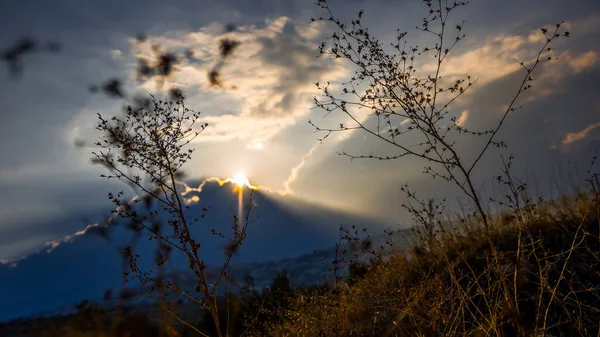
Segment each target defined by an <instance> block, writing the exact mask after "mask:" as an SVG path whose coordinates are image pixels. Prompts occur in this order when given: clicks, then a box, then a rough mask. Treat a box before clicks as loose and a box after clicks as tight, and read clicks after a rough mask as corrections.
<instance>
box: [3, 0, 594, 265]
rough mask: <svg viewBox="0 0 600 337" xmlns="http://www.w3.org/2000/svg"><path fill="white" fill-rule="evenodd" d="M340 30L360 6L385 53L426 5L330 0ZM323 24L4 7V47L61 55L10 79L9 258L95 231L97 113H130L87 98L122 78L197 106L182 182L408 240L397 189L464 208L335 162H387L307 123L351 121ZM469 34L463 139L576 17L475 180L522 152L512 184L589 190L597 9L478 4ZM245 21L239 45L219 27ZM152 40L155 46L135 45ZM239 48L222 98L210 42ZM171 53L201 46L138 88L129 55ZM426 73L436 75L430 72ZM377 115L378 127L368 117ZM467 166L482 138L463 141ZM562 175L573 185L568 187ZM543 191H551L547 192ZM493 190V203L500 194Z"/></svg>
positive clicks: (537, 1)
mask: <svg viewBox="0 0 600 337" xmlns="http://www.w3.org/2000/svg"><path fill="white" fill-rule="evenodd" d="M331 8H332V9H333V11H334V14H335V15H336V16H337V17H339V18H341V19H342V20H345V21H349V20H351V19H353V18H355V16H356V14H357V13H358V11H359V10H361V9H364V10H365V14H364V16H363V18H364V19H363V23H364V25H365V26H368V27H369V28H370V31H371V33H372V34H374V35H376V36H378V37H379V38H380V39H381V40H382V41H386V43H387V42H388V41H389V42H391V41H393V38H394V34H395V32H396V29H400V30H401V31H404V30H406V31H408V32H409V35H408V40H409V41H410V43H412V44H419V43H420V42H422V41H420V39H422V38H423V36H422V35H420V34H418V33H417V32H415V30H414V27H415V26H416V25H418V24H419V23H420V22H421V20H422V17H423V15H424V14H426V10H427V9H426V7H425V6H423V4H422V3H421V1H408V0H403V1H389V0H371V1H368V2H367V1H358V0H352V1H349V0H345V1H336V0H334V1H331ZM322 15H325V13H323V12H322V10H321V9H319V8H318V7H317V6H315V4H314V3H313V1H311V0H289V1H281V0H280V1H277V0H257V1H246V0H223V1H206V0H193V1H191V0H190V1H186V0H182V1H169V2H164V1H156V0H145V1H141V0H132V1H127V2H124V1H116V0H107V1H74V0H56V1H53V2H47V1H39V0H38V1H33V0H29V1H28V0H19V1H17V0H4V1H2V3H1V4H0V50H5V49H7V48H9V47H10V46H11V45H12V44H13V43H14V42H15V41H16V40H18V39H20V38H22V37H31V38H34V39H36V40H38V41H42V42H47V41H57V42H58V43H60V45H61V49H60V51H59V52H57V53H40V54H36V55H29V56H27V57H26V58H25V59H24V60H23V66H24V69H23V73H22V74H21V76H19V77H14V76H12V75H11V73H10V71H9V67H8V65H7V64H5V63H6V62H2V64H0V66H3V68H0V102H2V105H0V114H1V117H2V123H0V140H1V141H0V158H1V160H0V200H2V203H1V204H0V260H4V261H6V260H10V259H14V258H18V257H21V256H24V255H27V254H30V253H31V252H33V251H36V250H37V249H39V248H40V247H41V246H43V244H44V243H45V242H48V241H52V240H56V239H58V238H61V237H64V236H66V235H71V234H73V233H76V232H78V231H80V230H82V229H83V228H85V227H86V225H87V222H88V220H87V217H89V216H90V215H94V214H101V213H102V212H104V211H107V210H108V209H109V208H110V204H109V202H108V200H107V199H106V194H107V193H108V192H110V191H118V190H120V189H123V187H122V186H121V185H119V184H118V183H117V182H112V181H109V182H107V181H106V180H103V179H100V178H99V175H100V174H101V173H102V170H101V169H100V168H99V167H97V166H94V165H91V164H90V158H91V156H92V155H91V152H92V151H93V148H91V147H90V146H84V147H77V146H74V144H75V142H77V141H85V143H86V144H92V143H93V141H94V140H95V139H96V138H97V137H98V136H99V134H98V133H97V131H96V130H95V129H94V123H95V120H96V113H98V112H100V113H102V114H103V115H104V116H113V115H118V114H119V113H120V112H121V109H122V107H123V105H126V104H127V103H128V102H127V101H125V100H122V99H121V100H119V99H111V98H107V97H105V96H102V95H98V94H95V95H94V94H92V93H90V91H89V90H88V89H89V86H90V85H93V84H98V83H102V82H103V81H106V80H108V79H110V78H114V77H120V78H122V79H124V81H125V90H126V91H128V92H129V93H134V92H138V93H142V94H147V93H154V94H156V95H157V96H161V95H162V96H164V95H166V93H167V92H168V90H169V89H170V88H172V87H178V88H181V89H182V90H183V91H184V93H185V95H186V97H187V101H186V104H187V106H188V107H191V108H192V109H194V110H196V111H199V112H201V113H202V120H203V121H205V122H208V123H209V127H208V128H207V129H206V130H205V131H204V132H203V133H202V134H201V135H200V136H199V137H198V138H197V140H196V141H195V142H194V143H193V144H192V146H193V148H195V150H196V152H195V153H194V157H193V159H192V160H191V161H190V162H189V163H188V165H187V166H186V167H185V172H186V173H187V176H188V177H189V178H195V179H201V178H206V177H220V178H227V177H233V176H234V175H236V174H237V173H239V172H242V173H243V174H245V175H246V176H247V177H248V178H249V180H250V181H251V183H252V184H254V185H259V186H263V187H265V188H268V189H270V190H274V191H279V192H280V193H282V194H285V193H287V194H292V195H295V196H296V197H299V198H302V199H305V200H309V201H311V202H315V203H319V204H322V205H327V206H329V207H335V208H338V209H341V210H348V211H353V212H358V213H363V214H369V215H372V216H376V217H379V218H382V219H385V220H386V221H388V222H389V223H390V225H400V226H406V225H407V223H409V218H408V216H407V215H406V213H405V212H403V211H402V208H401V207H400V206H399V205H400V204H401V203H402V200H404V199H403V194H402V192H401V191H400V186H401V185H402V184H404V183H409V184H410V185H411V187H412V188H413V189H416V190H418V191H420V192H421V193H422V195H424V196H433V197H441V196H445V195H448V196H450V197H456V196H458V194H457V192H456V190H455V189H453V188H452V186H450V185H446V184H442V183H440V182H439V181H431V180H430V178H427V177H424V176H423V175H422V168H423V163H422V162H420V161H418V160H414V159H407V158H402V159H398V160H394V161H377V160H375V161H369V160H353V161H350V160H349V159H348V158H347V157H344V156H339V155H337V152H338V151H344V150H347V151H352V152H354V153H363V154H375V155H384V154H386V153H389V151H390V149H389V148H386V147H385V145H384V144H382V143H381V142H380V141H377V140H376V139H373V138H372V137H369V136H368V135H367V134H365V133H361V132H359V131H356V132H349V133H340V134H335V135H333V136H332V137H329V138H327V139H326V140H324V141H323V142H320V141H319V140H318V139H319V138H320V137H322V136H323V135H322V134H319V133H315V129H314V128H313V127H311V126H310V125H309V124H308V121H309V120H311V121H313V122H317V123H320V125H323V126H330V125H334V126H335V125H338V124H339V123H345V122H346V119H345V117H344V116H341V115H335V114H330V115H328V116H326V114H325V112H324V111H323V110H320V109H317V108H315V107H314V104H313V103H312V98H313V97H314V96H315V95H318V94H319V91H318V90H317V89H316V87H315V85H314V83H315V82H321V83H325V82H327V81H330V82H332V83H334V85H335V84H336V83H339V82H340V81H344V80H347V79H349V78H350V77H351V76H352V72H353V70H354V69H353V68H352V67H351V66H350V65H349V64H347V63H344V62H339V60H330V59H327V58H317V55H318V52H317V47H318V46H319V44H320V42H321V41H322V40H323V39H324V38H325V37H326V36H328V35H330V34H331V32H332V28H333V27H331V26H329V25H327V24H321V23H310V18H311V17H319V16H322ZM454 15H455V16H456V19H457V20H463V19H464V20H465V21H466V24H465V31H466V34H467V37H466V39H465V40H464V41H463V42H462V44H461V45H460V46H459V47H458V48H457V49H456V51H455V52H454V54H451V56H450V57H449V59H448V62H447V64H446V66H445V67H446V68H444V69H445V71H446V72H447V73H445V74H447V75H448V76H449V77H452V76H457V75H463V74H466V73H468V74H470V75H471V76H473V77H474V78H477V79H478V81H477V83H476V86H475V87H474V88H473V89H471V90H470V92H469V93H468V94H467V95H465V96H464V97H463V98H461V99H460V100H459V101H457V102H456V104H455V105H454V107H453V112H454V113H455V114H456V116H457V117H459V118H460V119H461V121H462V122H463V123H465V125H466V126H468V127H470V128H473V129H478V128H485V127H486V126H489V125H491V123H492V124H493V122H494V121H495V120H497V118H499V116H501V112H502V109H503V107H505V106H506V104H507V103H508V102H510V99H511V98H512V96H514V92H515V90H516V85H518V83H519V81H520V79H522V76H523V74H522V73H521V72H520V71H521V69H520V67H519V65H518V64H517V63H516V62H514V60H513V59H520V60H530V59H531V57H532V56H533V55H534V53H535V52H536V51H537V49H538V48H539V46H540V43H542V42H543V41H540V39H539V36H540V35H539V34H540V32H539V28H540V27H541V26H544V25H546V26H547V25H553V24H555V23H557V22H560V21H562V20H565V21H566V23H565V27H566V28H568V30H569V31H570V32H571V35H572V37H571V38H569V39H561V40H560V41H559V42H558V43H557V44H556V45H555V46H554V47H555V48H556V50H555V51H554V53H555V54H554V55H555V56H558V57H559V60H558V61H554V62H551V63H547V64H545V65H544V67H543V68H542V69H541V70H542V71H541V72H540V74H539V75H538V78H536V82H535V87H534V89H533V90H532V92H531V93H528V94H527V95H525V96H523V100H522V103H524V104H525V105H524V107H523V109H520V110H518V111H517V112H515V113H514V114H512V115H511V116H509V118H508V119H507V122H506V124H505V125H504V127H503V129H502V132H501V133H500V134H499V136H500V138H501V139H503V140H505V141H506V143H507V144H508V149H506V150H503V152H498V151H493V152H492V153H490V154H489V155H488V156H486V157H485V160H484V161H483V163H482V166H481V167H480V171H479V172H477V177H478V184H479V185H480V186H482V188H483V189H486V190H487V191H494V187H493V186H492V185H493V183H492V181H491V179H490V178H491V177H492V176H494V175H498V173H499V169H500V166H499V163H500V162H499V155H500V154H504V155H507V154H509V153H512V154H514V155H515V161H516V163H517V166H516V171H517V173H518V174H520V175H521V176H522V177H523V179H530V180H531V182H532V183H533V185H534V186H535V188H537V189H538V190H539V191H541V192H548V191H550V190H552V188H558V186H563V185H562V184H564V181H565V180H569V179H573V180H577V179H579V178H580V176H579V173H577V172H578V171H584V170H585V169H586V168H587V166H588V165H589V163H590V161H591V158H592V156H593V154H594V150H595V149H598V148H599V146H598V144H600V142H599V140H600V98H598V95H597V90H598V89H597V83H598V81H599V80H600V54H599V53H600V46H599V45H598V44H597V41H599V38H600V3H598V2H597V1H595V0H574V1H569V2H566V1H559V0H545V1H541V0H532V1H527V2H525V3H523V2H522V1H517V0H506V1H494V0H473V1H471V3H470V4H469V5H468V6H467V7H466V8H464V9H460V10H459V11H457V12H456V13H454ZM228 25H234V26H235V30H234V31H233V32H227V30H226V27H227V26H228ZM140 33H143V34H145V35H146V36H147V38H148V41H151V43H145V44H140V43H137V42H136V39H135V37H136V35H138V34H140ZM225 37H228V38H234V39H235V40H237V41H239V42H241V44H240V46H239V47H238V48H237V49H236V50H235V51H234V52H233V54H232V55H231V56H230V57H229V58H228V59H227V60H226V61H225V62H224V64H223V68H222V78H223V81H224V85H223V86H222V87H218V88H215V87H211V86H210V85H209V83H208V81H207V72H208V71H210V69H212V67H214V66H215V64H217V63H218V62H219V60H220V59H219V50H218V43H217V41H218V40H219V39H222V38H225ZM152 43H155V44H158V45H160V46H161V48H163V49H164V50H166V51H183V50H187V49H191V50H192V51H193V53H194V58H193V59H191V60H186V61H183V62H180V63H178V64H177V65H176V68H175V71H174V73H173V74H172V76H170V77H169V78H168V79H167V80H166V81H165V82H164V83H162V85H158V84H157V82H156V81H154V80H152V79H149V80H146V81H137V80H136V78H135V68H136V58H137V57H150V55H151V52H152V51H151V44H152ZM422 69H423V71H429V70H430V69H432V68H431V63H430V62H429V63H428V62H424V63H423V64H422ZM365 118H367V117H365ZM458 146H460V149H461V151H463V152H464V153H467V154H469V153H474V152H475V151H476V149H478V148H480V146H481V144H480V143H478V142H477V141H476V140H469V141H465V142H461V143H459V145H458ZM566 176H569V179H566ZM549 186H550V187H549ZM490 193H491V192H490Z"/></svg>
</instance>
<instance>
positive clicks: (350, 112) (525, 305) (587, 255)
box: [271, 0, 600, 336]
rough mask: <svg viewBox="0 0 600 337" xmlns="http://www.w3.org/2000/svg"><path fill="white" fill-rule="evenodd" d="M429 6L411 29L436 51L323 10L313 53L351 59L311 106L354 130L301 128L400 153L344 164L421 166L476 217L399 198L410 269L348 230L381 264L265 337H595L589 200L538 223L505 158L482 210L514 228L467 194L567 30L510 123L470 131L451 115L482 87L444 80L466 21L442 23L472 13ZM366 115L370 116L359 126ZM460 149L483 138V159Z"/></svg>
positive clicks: (302, 303) (528, 76)
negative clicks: (350, 136) (405, 217)
mask: <svg viewBox="0 0 600 337" xmlns="http://www.w3.org/2000/svg"><path fill="white" fill-rule="evenodd" d="M423 3H424V4H425V6H426V8H427V9H426V10H427V15H426V16H425V17H424V19H423V23H422V24H421V26H419V27H417V29H418V30H420V31H421V32H423V33H425V34H426V35H427V34H430V35H431V36H432V37H433V39H434V42H433V43H432V44H430V45H426V46H425V47H422V46H421V47H417V46H414V47H413V46H410V45H409V44H408V43H407V42H406V37H407V33H400V32H399V33H398V35H397V38H396V40H395V41H394V42H393V43H391V44H390V46H389V47H388V46H385V45H384V44H383V43H382V42H380V41H379V40H378V39H377V38H376V37H374V36H373V35H372V34H371V32H370V31H369V30H368V28H366V27H364V26H363V25H362V23H361V19H362V16H363V11H360V12H359V14H358V18H357V19H355V20H352V21H351V23H350V24H346V23H344V22H342V21H341V20H339V19H337V18H335V16H334V14H333V13H332V11H331V10H330V7H329V5H328V2H327V1H326V0H318V1H317V5H318V6H320V7H321V8H322V9H324V11H325V12H326V16H325V17H324V18H319V19H314V21H324V22H328V23H332V24H333V25H334V28H335V32H334V33H333V34H332V35H331V37H330V38H328V39H327V40H326V41H325V42H323V44H322V45H321V46H320V48H319V51H320V53H321V55H324V56H329V57H331V58H334V59H339V60H342V61H346V62H347V63H349V64H350V65H352V66H353V67H354V69H355V72H354V73H353V75H352V76H351V78H350V79H348V80H347V81H345V82H342V83H341V88H340V89H339V92H337V90H338V89H334V87H333V86H332V85H331V83H329V82H327V83H326V84H321V83H316V86H317V88H319V89H321V91H322V96H320V97H317V98H315V105H316V106H317V107H319V108H321V109H323V110H324V111H325V112H326V115H327V116H332V115H334V114H335V113H336V112H339V113H340V114H341V115H342V116H343V117H345V118H349V120H350V124H348V125H345V124H340V125H339V127H338V128H323V127H320V126H318V125H316V124H314V123H313V122H312V121H309V123H310V124H311V125H313V126H314V127H315V129H316V130H317V131H318V132H323V134H324V136H323V137H322V138H321V139H320V140H321V141H323V140H324V139H326V138H328V137H329V136H330V135H331V134H332V133H336V132H351V131H359V132H364V133H365V134H366V135H367V136H370V137H373V138H374V139H377V140H380V141H381V142H382V143H383V144H387V145H388V146H391V148H395V149H396V151H397V152H395V153H392V154H389V155H383V156H379V155H374V154H366V155H365V154H360V153H359V154H353V153H349V152H346V151H342V152H340V153H339V154H340V155H343V156H347V157H349V158H350V159H351V160H354V159H363V158H364V159H378V160H395V159H401V158H406V157H414V158H418V159H420V160H422V161H424V162H425V166H424V173H425V174H428V175H430V176H431V177H432V178H434V179H436V178H440V180H442V181H445V182H449V183H451V184H453V185H455V186H457V187H458V188H459V189H460V190H461V191H462V192H463V195H464V196H466V197H467V199H468V200H469V202H470V205H471V206H472V207H471V208H469V209H470V210H471V211H469V212H468V213H466V214H464V215H463V216H462V217H461V218H459V219H450V218H449V217H448V216H447V214H446V200H445V199H443V198H441V200H437V199H422V198H420V197H418V196H417V194H416V192H415V191H413V190H412V189H409V187H408V186H407V185H405V186H402V188H401V189H402V191H404V192H405V193H406V195H407V198H408V201H407V202H405V203H404V204H403V207H405V208H406V209H407V210H408V211H409V213H410V214H411V215H412V216H413V218H414V220H415V231H416V234H417V235H418V236H419V238H420V241H418V242H417V245H416V246H415V247H414V249H413V251H412V252H410V254H409V257H410V258H407V257H406V256H405V255H404V254H400V255H398V254H396V255H391V256H387V257H386V256H384V255H385V254H384V253H385V250H384V249H383V247H374V246H373V243H372V241H371V239H370V238H369V237H368V236H367V237H366V238H363V237H362V236H361V235H360V234H361V232H359V231H358V230H355V229H352V230H351V231H346V233H348V234H349V235H348V237H345V238H344V239H345V240H346V241H348V242H349V243H355V244H356V246H357V247H359V248H361V250H362V251H366V252H369V253H371V254H372V255H373V256H374V257H375V260H376V261H377V263H376V264H372V265H371V269H370V270H369V271H368V275H367V276H365V277H363V278H359V279H356V278H355V279H354V280H353V282H352V283H354V284H350V287H347V288H346V290H345V291H344V290H342V289H341V288H339V287H338V290H337V291H335V292H332V293H330V294H326V295H324V296H320V297H319V296H318V297H314V298H312V301H313V302H312V303H310V304H307V303H309V302H307V301H308V299H306V298H299V299H298V301H296V302H295V304H294V305H293V306H295V309H294V310H291V311H289V312H288V313H287V314H286V320H285V322H284V324H282V325H280V326H277V327H273V330H272V331H271V334H273V335H281V336H284V335H285V336H290V335H298V336H300V335H374V336H381V335H415V336H456V335H481V336H483V335H486V336H487V335H495V336H513V335H519V336H530V335H536V336H537V335H574V334H578V335H595V334H596V333H597V332H598V325H597V323H593V322H596V321H597V320H598V319H599V318H600V316H599V315H598V312H597V310H595V309H594V308H596V307H597V305H598V303H599V302H598V301H599V300H600V296H599V293H600V292H599V290H598V288H597V287H595V286H593V285H592V284H595V283H596V282H597V278H598V274H597V273H595V274H593V275H586V273H585V272H583V270H585V269H586V268H588V266H589V264H590V263H591V264H594V265H595V264H598V263H600V258H599V255H598V254H597V252H596V248H595V247H596V246H597V244H598V242H600V241H598V233H597V229H596V227H595V226H596V224H597V222H598V218H597V216H596V217H590V212H589V211H590V210H591V209H597V193H596V192H594V189H593V188H592V189H591V190H592V192H593V193H592V194H594V193H595V195H596V196H594V197H593V198H592V200H590V198H589V195H583V196H578V198H577V199H576V200H575V201H574V202H573V203H569V204H568V205H565V206H563V207H562V209H565V210H569V209H571V212H567V213H566V214H560V215H555V214H553V213H552V212H544V209H543V205H541V204H539V203H538V204H534V203H533V202H532V200H531V199H530V198H528V197H527V196H526V185H524V184H522V183H519V182H518V181H517V180H516V179H515V178H514V177H513V176H512V174H511V172H510V168H511V160H512V158H509V160H507V161H504V160H503V170H504V177H499V178H497V181H498V182H499V183H501V184H502V185H503V186H506V188H507V189H508V193H507V195H506V200H504V201H498V200H490V202H502V204H501V205H503V206H504V207H505V208H504V209H506V210H507V212H506V213H508V214H498V215H500V216H504V215H509V216H510V217H511V220H510V221H509V222H505V223H502V222H497V221H494V219H493V218H492V217H491V215H490V214H488V212H487V211H486V206H487V205H486V203H487V200H483V199H482V197H481V191H479V190H478V188H477V187H476V185H475V183H474V173H475V172H476V171H477V169H478V167H479V166H480V163H481V161H482V158H483V157H484V156H485V155H486V153H487V152H489V149H490V148H492V147H498V148H504V147H506V144H505V143H504V142H502V141H501V140H499V139H498V137H497V136H498V133H499V131H500V130H501V128H502V127H503V125H504V124H505V121H506V119H507V118H508V116H509V115H510V114H511V113H513V112H514V111H515V110H517V109H519V108H520V106H518V101H519V98H520V97H521V96H522V94H523V92H525V91H527V90H530V89H531V87H532V82H533V80H534V79H533V73H534V71H535V70H536V69H538V68H539V66H540V65H541V64H542V63H544V62H547V61H550V60H553V59H555V58H554V57H552V56H551V50H552V49H551V48H550V44H552V43H553V42H554V41H555V40H556V39H558V38H561V37H568V36H569V35H570V34H569V33H568V32H564V31H562V30H561V27H562V23H559V24H557V25H556V26H555V27H552V28H551V29H548V28H541V34H543V36H544V40H543V42H542V45H541V46H540V49H539V50H538V52H537V54H536V56H535V58H534V59H533V61H531V62H519V64H520V65H521V66H522V68H523V69H524V73H523V79H522V81H521V82H520V84H519V85H518V89H517V90H516V93H515V95H514V96H513V97H512V99H511V101H510V102H509V104H508V105H507V107H506V109H504V113H503V114H502V115H501V116H500V118H499V119H498V120H497V123H496V124H495V125H494V126H493V127H492V128H490V129H487V130H471V129H468V128H466V127H465V126H464V125H462V124H461V123H460V122H459V121H458V116H454V115H453V114H452V109H451V108H452V106H453V105H454V103H455V102H456V100H457V99H459V98H460V97H461V96H462V95H464V94H465V92H467V91H468V90H469V89H470V88H471V87H472V86H473V85H474V83H475V81H476V80H475V79H472V78H471V77H470V76H468V75H467V76H465V77H463V78H460V79H458V80H453V81H451V82H448V81H447V80H445V79H443V78H442V76H441V74H442V73H443V65H444V64H445V63H446V60H447V59H448V57H451V55H452V52H453V50H454V48H455V47H456V45H457V44H458V43H460V42H461V41H462V40H463V39H464V38H465V34H464V29H463V23H460V24H458V25H456V26H451V25H449V22H450V21H449V19H448V18H449V17H450V13H451V12H453V11H455V10H456V9H457V8H459V7H462V6H465V5H466V2H450V1H445V0H437V1H435V0H424V1H423ZM450 30H453V31H454V33H452V32H451V31H450ZM450 34H452V35H450ZM390 50H391V51H390ZM425 58H427V60H432V59H433V60H434V67H433V71H431V72H426V71H424V69H423V68H421V66H422V65H423V63H419V61H422V60H424V59H425ZM425 64H426V63H425ZM445 81H446V82H445ZM360 111H367V112H368V114H367V117H366V118H367V119H366V120H365V119H363V116H361V115H359V112H360ZM474 136H475V137H474ZM465 137H467V138H468V139H469V140H471V141H473V139H471V138H473V137H474V138H475V139H477V137H479V139H481V140H482V142H481V144H480V148H479V150H477V151H476V152H475V153H465V152H464V150H461V149H460V148H459V147H458V146H457V141H458V140H459V139H461V138H465ZM590 179H591V180H594V179H593V178H590ZM596 180H597V179H596ZM593 186H594V185H593V184H592V187H593ZM451 220H454V221H451ZM540 226H543V228H541V227H540ZM557 238H558V239H557ZM375 248H381V249H380V250H376V249H375ZM388 251H391V249H388ZM581 259H583V261H585V262H583V265H585V267H583V268H582V266H581V265H580V264H582V261H581ZM337 260H338V259H336V261H337ZM354 271H355V272H356V270H354ZM567 275H569V277H568V279H565V277H566V276H567ZM576 294H577V295H576ZM583 298H585V300H584V299H583ZM584 303H585V304H584ZM317 308H318V309H317ZM323 308H328V309H323Z"/></svg>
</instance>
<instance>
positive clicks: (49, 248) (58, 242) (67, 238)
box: [44, 218, 110, 253]
mask: <svg viewBox="0 0 600 337" xmlns="http://www.w3.org/2000/svg"><path fill="white" fill-rule="evenodd" d="M109 219H110V218H109ZM100 226H106V224H102V225H99V224H89V225H87V226H86V227H85V228H84V229H82V230H80V231H77V232H75V233H74V234H71V235H67V236H65V237H63V238H61V239H58V240H53V241H49V242H46V243H45V244H44V248H45V250H46V253H52V251H53V250H55V249H56V248H57V247H58V246H60V245H61V244H63V243H67V242H73V239H75V238H76V237H78V236H82V235H85V234H86V233H88V232H89V231H91V230H94V229H96V228H98V227H100Z"/></svg>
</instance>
